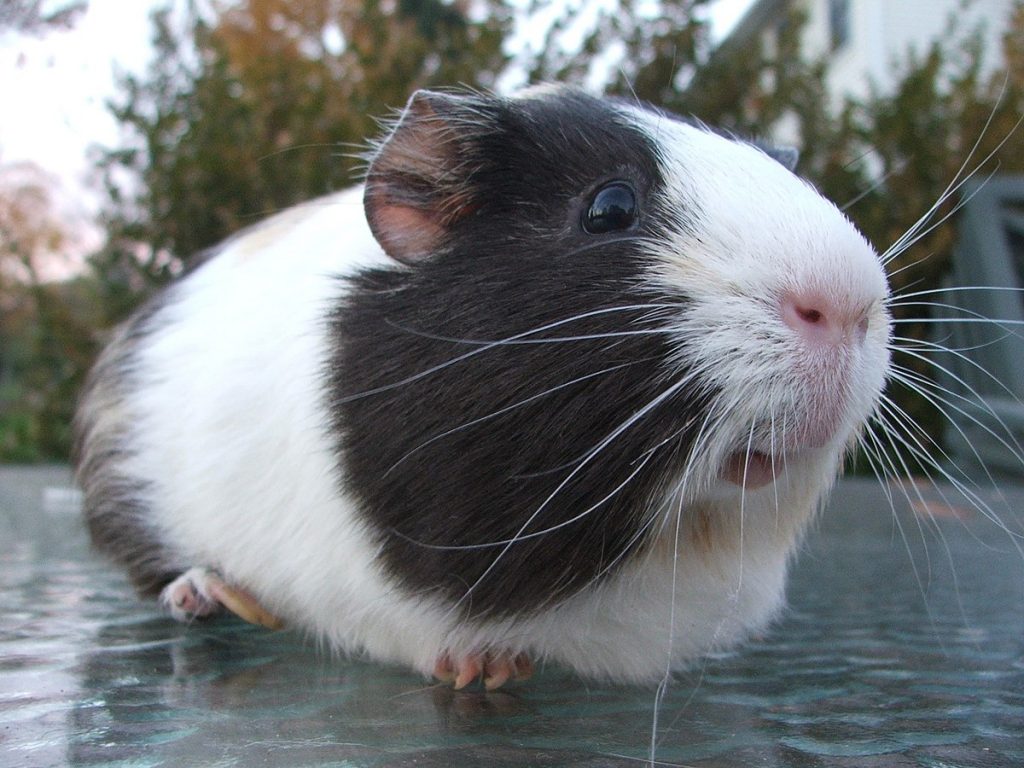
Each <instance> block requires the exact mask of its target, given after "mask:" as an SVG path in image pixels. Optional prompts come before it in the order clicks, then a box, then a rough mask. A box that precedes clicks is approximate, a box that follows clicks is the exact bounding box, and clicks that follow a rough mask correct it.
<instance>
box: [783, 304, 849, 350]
mask: <svg viewBox="0 0 1024 768" xmlns="http://www.w3.org/2000/svg"><path fill="white" fill-rule="evenodd" d="M781 312H782V320H783V322H785V323H786V325H788V326H789V327H790V328H792V329H793V330H794V331H796V332H797V333H798V334H799V335H800V337H801V338H803V339H805V340H806V341H808V342H810V343H812V344H820V345H825V346H838V345H840V344H849V343H857V344H860V343H861V342H863V341H864V336H865V335H866V334H867V331H868V313H867V312H866V311H864V310H862V309H851V308H849V307H846V306H843V305H842V304H839V303H838V302H835V301H832V300H830V299H828V298H825V297H823V296H815V295H797V294H787V295H786V296H785V297H784V298H783V299H782V307H781Z"/></svg>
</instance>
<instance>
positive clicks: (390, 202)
mask: <svg viewBox="0 0 1024 768" xmlns="http://www.w3.org/2000/svg"><path fill="white" fill-rule="evenodd" d="M792 160H793V154H792V153H791V152H787V151H781V152H774V151H773V150H771V149H767V148H764V147H762V146H759V145H757V144H754V143H749V142H745V141H741V140H738V139H734V138H732V137H727V136H723V135H720V134H718V133H716V132H713V131H711V130H709V129H707V128H705V127H703V126H699V125H694V124H692V123H691V122H689V121H686V120H683V119H681V118H679V117H676V116H674V115H672V114H669V113H666V112H664V111H660V110H658V109H655V108H652V107H649V106H645V105H642V104H635V103H631V102H626V101H619V100H612V99H603V98H598V97H595V96H591V95H588V94H586V93H583V92H580V91H577V90H573V89H570V88H565V87H556V86H545V87H539V88H532V89H528V90H526V91H524V92H522V93H520V94H517V95H514V96H511V97H499V96H492V95H483V94H477V93H451V92H427V91H420V92H418V93H416V94H415V95H413V96H412V98H411V100H410V101H409V103H408V105H407V106H406V108H405V110H404V112H403V113H402V114H401V116H400V117H399V118H398V119H397V121H396V122H395V124H394V126H393V127H392V129H391V130H390V131H389V132H388V134H387V135H386V136H385V137H384V138H383V139H382V140H381V141H380V142H379V143H377V144H376V145H374V148H373V149H372V151H371V153H370V157H369V165H368V168H367V172H366V178H365V183H364V184H363V185H362V186H360V187H358V188H353V189H349V190H347V191H343V192H340V193H337V194H335V195H332V196H329V197H326V198H323V199H319V200H316V201H313V202H309V203H306V204H304V205H300V206H298V207H296V208H293V209H290V210H287V211H284V212H283V213H280V214H278V215H276V216H274V217H272V218H270V219H269V220H267V221H266V222H264V223H262V224H260V225H257V226H254V227H253V228H251V229H249V230H246V231H244V232H242V233H240V234H238V235H236V236H234V237H232V238H231V239H229V240H228V241H227V242H225V243H224V244H223V245H221V246H220V247H219V248H217V249H216V251H215V252H214V253H213V254H212V255H210V256H209V257H208V258H205V259H203V260H202V263H201V264H200V265H199V266H197V267H196V268H194V269H192V270H191V271H190V272H188V273H187V274H186V275H184V276H183V277H182V278H181V279H179V280H178V281H177V282H175V283H173V284H171V285H170V286H169V287H168V288H167V289H165V290H164V291H163V292H162V293H160V294H159V295H158V296H157V297H155V298H154V299H153V300H151V301H150V302H149V303H148V304H147V305H145V306H144V307H143V308H142V309H141V310H140V311H139V312H138V313H137V314H136V315H135V316H134V317H133V318H131V319H130V320H129V321H128V322H127V323H126V324H125V325H124V326H123V327H122V328H121V329H119V331H118V332H117V334H116V336H115V337H114V339H113V340H112V342H111V343H110V345H109V346H108V348H107V349H106V350H105V352H104V353H103V354H102V355H101V356H100V358H99V360H98V362H97V364H96V366H95V368H94V370H93V372H92V374H91V377H90V380H89V383H88V384H87V386H86V389H85V391H84V393H83V398H82V401H81V404H80V408H79V411H78V414H77V417H76V451H75V454H76V471H77V477H78V480H79V482H80V484H81V486H82V488H83V490H84V496H85V517H86V521H87V524H88V528H89V530H90V533H91V536H92V539H93V541H94V543H95V544H96V545H97V546H98V547H99V548H100V549H101V550H103V551H104V552H105V553H107V554H108V555H110V556H112V557H113V559H114V560H116V561H117V562H119V563H120V564H121V565H123V566H125V567H126V568H127V571H128V574H129V575H130V577H131V579H132V581H133V582H134V584H135V586H136V587H137V588H138V590H139V591H140V592H141V593H144V594H151V595H159V596H160V600H161V602H162V603H163V604H164V605H165V606H166V608H167V609H168V610H169V611H170V613H171V614H172V615H173V616H175V617H176V618H178V619H181V620H191V619H193V618H196V617H199V616H204V615H208V614H211V613H214V612H216V611H218V610H221V609H222V608H223V607H224V606H225V605H227V606H228V607H233V608H236V609H237V610H239V612H242V613H244V612H245V608H244V605H248V606H249V610H250V611H256V613H258V614H259V616H257V619H258V620H262V621H263V622H264V623H268V624H274V623H275V622H276V620H277V619H280V620H281V621H282V622H284V623H285V624H287V625H289V626H291V627H294V628H297V629H299V630H302V631H305V632H308V633H310V634H311V635H313V636H316V637H317V638H320V639H322V640H323V641H326V643H327V644H329V646H330V647H332V648H334V649H336V650H339V651H343V652H349V653H362V654H365V655H366V656H368V657H369V658H372V659H375V660H379V661H382V662H393V663H400V664H404V665H407V666H409V667H411V668H413V669H415V670H418V671H419V672H421V673H424V674H426V675H431V674H433V675H436V676H437V677H439V678H441V679H444V680H447V681H452V682H454V683H455V685H456V687H462V686H465V685H467V684H469V683H470V682H471V681H473V680H475V679H477V678H480V677H482V678H483V680H484V682H485V684H486V685H487V687H488V688H494V687H497V686H499V685H501V684H503V683H504V682H506V681H507V680H508V679H510V678H516V677H526V676H527V675H528V674H529V672H530V669H531V665H532V663H533V662H536V661H550V662H554V663H557V664H561V665H565V666H566V667H569V668H571V669H573V670H575V671H576V672H578V673H580V674H582V675H584V676H588V677H592V678H597V679H603V680H607V681H613V682H622V683H635V682H649V681H656V680H658V679H661V678H662V677H663V676H664V675H665V674H666V671H672V670H675V669H679V668H682V667H685V666H686V665H687V664H689V663H691V662H693V661H694V660H695V659H698V658H700V657H701V656H702V655H704V654H707V653H709V652H714V651H719V650H722V649H725V648H728V647H730V646H734V645H735V644H737V643H739V642H741V641H743V640H744V639H746V638H749V637H750V636H751V635H752V634H753V633H758V632H760V631H762V630H764V629H765V628H766V627H767V626H768V625H769V623H770V622H771V621H772V620H773V618H774V617H775V616H777V614H778V613H779V611H780V608H781V606H782V604H783V600H784V587H785V581H786V571H787V567H788V564H789V562H790V560H791V559H792V557H793V555H794V552H795V550H796V549H797V548H798V546H799V543H800V541H801V538H802V535H803V534H804V532H805V530H806V529H807V527H808V524H809V523H810V522H811V521H812V519H813V518H814V516H815V513H816V510H817V509H818V508H819V506H820V505H821V503H822V500H823V498H824V496H825V495H826V494H827V492H828V490H829V489H830V487H831V486H832V484H833V482H834V480H835V478H836V477H837V475H838V473H839V472H840V471H841V467H842V463H843V458H844V455H845V454H846V453H847V452H848V450H849V449H850V446H851V445H853V444H854V442H855V441H856V439H857V437H858V435H859V434H860V433H861V432H862V430H863V428H864V425H865V424H866V422H867V421H868V420H869V419H870V418H871V416H872V415H873V413H874V412H875V410H876V409H877V408H878V403H879V400H880V396H881V392H882V389H883V387H884V384H885V382H886V379H887V376H888V371H889V366H890V361H889V351H888V350H889V342H890V337H891V330H890V329H891V320H890V317H889V314H888V310H887V300H888V296H889V289H888V285H887V281H886V277H885V274H884V271H883V269H882V266H881V264H880V260H879V257H878V255H877V253H876V252H875V250H873V248H872V247H871V246H870V245H869V244H868V243H867V242H866V240H865V239H864V237H863V236H862V235H861V234H860V233H859V232H858V231H857V230H856V229H855V227H854V226H853V225H852V224H851V223H850V222H849V221H848V220H847V219H846V218H845V217H844V215H843V214H842V213H841V212H840V211H839V210H838V209H837V208H836V207H835V205H833V203H831V202H829V201H828V200H826V199H824V198H823V197H821V196H820V195H819V194H818V193H817V192H816V191H815V190H814V189H813V188H812V186H811V185H809V184H808V183H807V182H805V181H803V180H801V179H800V178H798V177H797V176H796V175H794V173H793V172H792V168H791V165H792ZM239 604H244V605H242V606H241V607H239ZM260 617H262V618H260Z"/></svg>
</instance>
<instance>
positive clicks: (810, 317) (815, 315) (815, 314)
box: [795, 307, 825, 325]
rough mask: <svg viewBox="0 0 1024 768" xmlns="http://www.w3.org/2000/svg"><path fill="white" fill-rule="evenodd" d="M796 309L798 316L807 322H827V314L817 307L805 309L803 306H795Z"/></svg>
mask: <svg viewBox="0 0 1024 768" xmlns="http://www.w3.org/2000/svg"><path fill="white" fill-rule="evenodd" d="M795 309H796V314H797V316H798V317H799V318H800V319H801V320H803V321H804V322H805V323H810V324H811V325H818V324H819V323H824V322H825V315H823V314H822V313H821V312H819V311H818V310H817V309H804V308H803V307H795Z"/></svg>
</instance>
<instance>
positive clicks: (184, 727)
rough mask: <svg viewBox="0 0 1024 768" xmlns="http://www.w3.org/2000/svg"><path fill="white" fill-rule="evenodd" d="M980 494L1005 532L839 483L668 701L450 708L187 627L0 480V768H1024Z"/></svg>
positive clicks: (610, 696) (1014, 568)
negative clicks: (762, 625) (809, 527)
mask: <svg viewBox="0 0 1024 768" xmlns="http://www.w3.org/2000/svg"><path fill="white" fill-rule="evenodd" d="M976 493H977V494H978V496H979V497H980V498H981V500H983V501H984V506H985V507H988V508H989V509H990V510H991V513H994V514H995V516H996V517H998V519H999V521H1001V522H1000V524H997V523H996V522H994V521H993V520H992V519H989V517H988V516H987V515H986V514H985V513H983V511H981V510H979V509H976V508H974V507H973V506H972V505H971V504H970V503H968V502H967V501H966V500H964V499H963V498H960V499H959V501H957V500H956V496H955V494H953V495H950V496H949V497H948V499H947V502H948V503H947V502H942V501H941V500H940V499H939V493H938V492H936V491H935V490H934V489H926V490H925V491H924V492H923V494H922V496H921V498H918V497H917V495H916V493H913V492H912V493H911V498H912V499H914V504H913V505H911V504H910V503H908V501H907V500H906V499H905V498H904V497H903V495H902V494H901V493H900V491H899V490H898V489H897V490H895V491H894V489H893V488H892V487H889V486H882V485H881V484H880V483H879V482H877V481H875V480H871V479H867V478H851V479H847V480H843V481H842V482H841V483H840V484H839V486H838V487H837V489H836V492H835V493H834V494H833V497H832V501H831V503H830V505H829V508H828V509H827V510H826V512H825V513H824V515H823V516H822V519H821V521H820V523H819V524H818V525H817V526H816V529H815V530H814V532H813V533H812V535H811V536H810V537H809V539H808V542H807V544H806V545H805V547H804V548H803V551H802V552H801V554H800V557H799V559H798V561H797V563H796V566H795V568H794V571H793V574H792V579H791V582H790V588H789V604H790V605H789V608H788V610H787V611H786V613H785V615H784V616H783V618H782V619H781V620H780V621H779V622H778V623H777V624H776V625H775V626H774V627H773V628H772V630H771V631H770V632H769V633H768V634H767V635H766V636H765V637H763V638H760V639H758V640H757V641H755V642H752V643H750V644H749V645H748V646H746V647H745V648H743V649H741V650H740V651H738V652H736V653H732V654H728V655H722V656H716V657H714V658H711V659H708V660H707V661H706V662H704V663H702V664H701V665H700V666H699V667H697V668H695V669H693V670H692V671H689V672H687V673H684V674H680V675H677V676H676V677H675V678H674V679H673V680H672V681H671V683H670V685H669V686H668V688H667V690H665V691H664V693H663V695H662V696H661V697H660V699H659V697H658V692H657V691H656V690H655V689H654V688H648V687H640V686H635V687H621V686H620V687H614V686H600V685H595V684H593V683H590V682H587V681H584V680H581V679H579V678H577V677H576V676H574V675H572V674H571V673H568V672H566V671H564V670H562V669H559V668H556V667H553V666H549V667H547V668H543V669H540V670H538V673H537V674H536V675H535V677H534V678H533V679H532V680H530V681H528V682H525V683H518V684H513V685H510V686H507V687H506V688H505V689H502V690H501V691H497V692H494V693H484V692H483V691H482V690H468V691H460V692H454V691H452V690H450V689H449V688H447V687H444V686H440V685H433V684H431V683H430V682H429V681H425V680H423V679H422V678H420V677H418V676H417V675H415V674H412V673H410V672H407V671H405V670H403V669H400V668H396V667H389V666H381V665H375V664H370V663H366V662H362V661H358V660H350V659H344V658H332V657H331V656H330V655H329V654H326V653H324V652H323V651H321V650H320V649H318V648H317V647H316V646H315V644H313V643H310V642H308V641H306V640H304V639H303V638H302V637H300V636H298V635H295V634H292V633H288V632H280V633H270V632H268V631H266V630H261V629H258V628H255V627H251V626H249V625H246V624H243V623H241V622H239V621H237V620H234V619H224V620H216V621H211V622H203V623H198V624H194V625H192V626H182V625H179V624H176V623H174V622H173V621H171V620H169V619H167V618H165V617H163V616H161V614H160V613H159V612H158V611H157V610H156V607H155V605H154V604H153V603H151V602H145V601H140V600H138V599H137V598H136V597H135V596H134V594H133V593H132V591H131V589H130V587H129V586H128V584H127V582H126V580H125V579H124V577H123V576H122V575H121V574H120V573H119V572H118V571H117V570H116V569H115V568H113V567H111V566H109V565H108V564H107V563H106V562H104V561H103V560H102V559H100V558H98V557H96V556H95V555H93V554H92V553H91V552H90V551H89V547H88V544H87V540H86V536H85V533H84V531H83V529H82V525H81V521H80V519H79V516H78V512H77V499H76V497H75V494H74V492H73V491H72V490H71V488H70V477H69V475H68V473H67V470H65V469H63V468H59V467H57V468H52V467H50V468H47V467H43V468H39V467H34V468H14V467H0V563H2V568H0V765H2V766H7V765H11V766H51V765H52V766H57V765H85V766H107V767H108V768H114V767H118V768H120V767H121V766H124V767H127V766H132V768H140V767H145V766H188V765H210V766H290V767H291V766H350V767H355V766H421V767H422V766H426V767H427V768H430V767H432V766H458V765H466V766H482V767H484V768H486V767H487V766H526V765H528V766H588V767H594V768H596V767H597V766H602V767H604V766H615V767H616V768H618V767H620V766H622V767H625V766H637V765H644V764H650V761H651V759H652V753H653V758H654V760H655V762H654V764H656V765H674V766H694V767H695V768H697V767H699V768H706V767H710V766H723V767H724V766H730V767H731V766H767V767H772V766H858V768H862V767H867V768H871V767H872V766H914V767H915V768H967V767H972V766H1020V765H1024V554H1022V551H1024V546H1022V541H1024V540H1022V539H1021V538H1020V534H1021V531H1022V530H1024V514H1022V511H1024V489H1022V488H1019V487H1015V486H1008V487H1003V489H1002V491H1001V492H999V491H995V490H994V489H992V488H988V489H987V490H986V489H981V490H978V491H976ZM890 499H891V500H890ZM925 507H927V509H925ZM915 508H916V512H915ZM1007 529H1010V530H1013V531H1016V532H1017V537H1014V536H1013V535H1011V533H1009V532H1008V530H1007Z"/></svg>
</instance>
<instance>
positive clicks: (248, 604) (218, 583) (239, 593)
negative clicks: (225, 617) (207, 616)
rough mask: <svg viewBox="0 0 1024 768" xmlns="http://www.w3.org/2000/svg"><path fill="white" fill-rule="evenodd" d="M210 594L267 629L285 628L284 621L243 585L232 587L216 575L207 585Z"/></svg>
mask: <svg viewBox="0 0 1024 768" xmlns="http://www.w3.org/2000/svg"><path fill="white" fill-rule="evenodd" d="M206 588H207V590H208V591H209V593H210V596H211V597H213V598H214V599H216V600H217V601H218V602H219V603H220V604H221V605H223V606H224V607H225V608H227V609H228V610H229V611H231V612H232V613H233V614H235V615H236V616H238V617H239V618H240V619H243V620H245V621H248V622H249V623H250V624H256V625H258V626H261V627H266V628H267V629H273V630H278V629H283V628H284V622H283V621H282V620H281V619H279V618H278V617H277V616H275V615H274V614H272V613H271V612H270V611H268V610H267V609H266V608H264V607H263V606H262V605H260V604H259V602H258V601H257V600H256V598H255V597H253V596H252V595H251V594H249V592H247V591H246V590H244V589H242V588H241V587H232V586H229V585H228V584H226V583H224V582H223V581H222V580H221V579H219V578H218V577H216V576H211V577H210V578H209V580H208V581H207V585H206Z"/></svg>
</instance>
